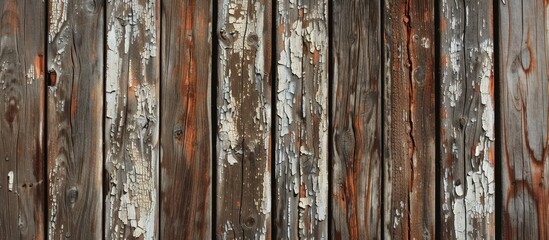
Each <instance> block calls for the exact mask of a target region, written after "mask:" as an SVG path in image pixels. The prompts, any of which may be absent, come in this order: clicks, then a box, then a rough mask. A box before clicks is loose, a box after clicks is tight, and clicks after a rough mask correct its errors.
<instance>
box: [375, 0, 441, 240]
mask: <svg viewBox="0 0 549 240" xmlns="http://www.w3.org/2000/svg"><path fill="white" fill-rule="evenodd" d="M384 11H385V14H384V18H385V21H384V23H385V27H384V29H385V33H384V37H383V38H384V40H385V53H386V55H385V76H386V78H385V99H384V101H385V108H384V109H385V113H384V114H385V121H384V124H385V126H384V131H385V139H384V141H385V145H384V148H385V149H386V151H385V152H384V153H385V156H384V162H385V165H384V166H385V168H384V171H385V175H384V178H385V179H384V182H385V185H384V189H385V196H384V206H385V207H384V211H385V223H384V224H385V225H384V231H385V238H387V239H390V238H395V239H414V238H416V239H424V238H434V237H435V154H436V153H435V146H436V145H435V144H436V143H435V131H436V130H435V78H434V61H435V59H434V46H435V42H434V11H435V9H434V1H430V0H421V1H411V0H395V1H387V2H385V6H384Z"/></svg>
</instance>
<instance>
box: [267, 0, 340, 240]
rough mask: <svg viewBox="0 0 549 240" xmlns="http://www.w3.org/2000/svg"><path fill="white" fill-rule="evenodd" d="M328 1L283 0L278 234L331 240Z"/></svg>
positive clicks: (279, 51) (278, 93)
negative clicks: (329, 234)
mask: <svg viewBox="0 0 549 240" xmlns="http://www.w3.org/2000/svg"><path fill="white" fill-rule="evenodd" d="M327 7H328V2H327V0H323V1H312V0H305V1H297V2H296V1H288V0H286V1H278V6H277V13H276V21H277V24H276V26H277V27H278V29H277V30H278V31H277V32H276V40H277V43H276V48H277V56H276V58H277V91H276V117H275V119H276V133H275V134H276V140H275V142H276V143H275V144H276V146H275V152H276V153H275V162H276V164H275V179H276V200H275V206H276V215H275V224H276V230H275V231H276V233H275V234H276V235H275V236H277V237H278V238H286V239H298V238H304V239H324V238H327V237H328V221H327V218H328V169H327V167H328V111H329V107H328V58H329V55H328V8H327Z"/></svg>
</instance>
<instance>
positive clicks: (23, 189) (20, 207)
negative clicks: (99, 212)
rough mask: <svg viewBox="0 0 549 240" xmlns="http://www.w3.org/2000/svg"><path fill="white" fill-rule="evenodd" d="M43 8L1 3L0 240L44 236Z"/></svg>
mask: <svg viewBox="0 0 549 240" xmlns="http://www.w3.org/2000/svg"><path fill="white" fill-rule="evenodd" d="M44 8H45V4H44V3H43V2H35V1H17V0H1V1H0V179H1V181H0V203H2V205H3V206H2V208H1V210H0V238H5V239H42V238H44V237H45V235H44V217H45V216H44V204H45V203H44V197H45V189H46V187H45V184H46V183H45V180H44V167H45V166H44V156H43V142H44V141H43V136H44V110H45V97H44V96H45V85H44V84H45V81H44V40H45V36H46V35H45V25H44V19H45V14H44V13H45V11H44Z"/></svg>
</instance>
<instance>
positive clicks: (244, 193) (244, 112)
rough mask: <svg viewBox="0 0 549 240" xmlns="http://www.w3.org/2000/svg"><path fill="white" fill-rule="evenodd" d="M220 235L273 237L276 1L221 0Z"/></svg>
mask: <svg viewBox="0 0 549 240" xmlns="http://www.w3.org/2000/svg"><path fill="white" fill-rule="evenodd" d="M218 4H219V8H218V12H217V15H218V17H217V20H218V24H217V28H218V29H217V30H216V31H217V34H218V37H219V45H218V46H217V47H218V50H219V56H218V60H217V65H218V79H217V82H218V91H217V119H218V122H217V128H218V129H217V140H216V144H217V145H216V149H217V152H216V154H217V155H216V157H217V193H216V194H217V209H216V210H217V212H216V219H217V221H216V235H217V237H218V238H246V239H252V238H254V239H255V238H259V239H270V238H271V151H272V149H271V143H272V140H271V106H272V104H271V89H272V81H273V79H272V76H271V47H272V44H271V28H272V27H271V24H272V22H271V21H272V10H271V9H272V6H271V1H251V0H220V1H218Z"/></svg>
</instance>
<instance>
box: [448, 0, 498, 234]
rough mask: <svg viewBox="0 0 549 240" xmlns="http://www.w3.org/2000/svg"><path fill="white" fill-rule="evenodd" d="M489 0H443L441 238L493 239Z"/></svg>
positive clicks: (492, 84) (491, 79)
mask: <svg viewBox="0 0 549 240" xmlns="http://www.w3.org/2000/svg"><path fill="white" fill-rule="evenodd" d="M492 6H493V3H492V2H489V1H480V0H475V1H460V2H458V1H444V2H442V4H441V5H440V9H438V11H439V12H440V16H441V30H440V31H441V32H440V33H441V35H440V40H441V43H440V44H439V45H438V47H439V50H440V54H441V56H440V59H439V61H440V67H441V71H440V73H439V74H440V75H439V76H440V79H441V85H440V86H439V87H440V92H441V99H440V100H441V106H442V108H441V126H440V136H441V142H440V143H439V144H440V149H441V153H440V154H441V155H440V161H441V163H440V164H441V167H442V169H441V179H440V180H439V183H441V184H440V196H438V200H439V201H440V203H439V204H440V205H441V209H442V212H441V213H442V215H441V218H440V219H439V220H438V222H439V223H440V229H441V237H442V238H444V239H495V238H496V236H495V212H494V211H495V178H494V162H495V159H494V156H495V155H494V153H495V152H494V150H495V148H494V147H495V146H494V141H495V134H494V129H495V128H494V60H493V56H494V38H493V26H494V23H493V7H492Z"/></svg>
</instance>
